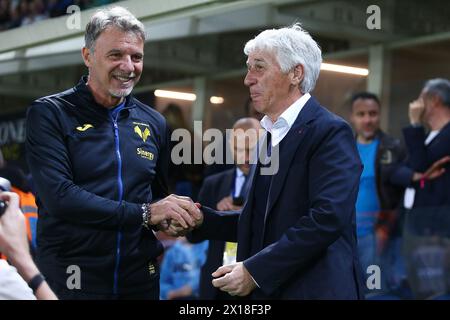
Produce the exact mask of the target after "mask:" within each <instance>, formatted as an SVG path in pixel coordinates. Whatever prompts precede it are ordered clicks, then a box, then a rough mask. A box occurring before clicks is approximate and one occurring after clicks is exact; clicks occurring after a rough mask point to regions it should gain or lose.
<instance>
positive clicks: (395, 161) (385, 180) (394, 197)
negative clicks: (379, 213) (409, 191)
mask: <svg viewBox="0 0 450 320" xmlns="http://www.w3.org/2000/svg"><path fill="white" fill-rule="evenodd" d="M376 137H377V139H379V141H380V143H379V144H378V149H377V153H376V159H375V180H376V184H377V193H378V199H379V201H380V208H381V210H394V209H397V208H398V207H399V205H400V201H401V200H402V196H403V192H404V186H403V184H402V183H401V182H399V177H398V175H399V174H400V175H401V174H402V170H403V169H404V168H403V167H404V164H403V163H404V161H405V159H406V152H405V148H404V146H403V145H402V143H401V141H400V140H399V139H396V138H394V137H392V136H390V135H387V134H385V133H384V132H383V131H381V130H379V131H378V133H377V136H376ZM408 172H409V170H408Z"/></svg>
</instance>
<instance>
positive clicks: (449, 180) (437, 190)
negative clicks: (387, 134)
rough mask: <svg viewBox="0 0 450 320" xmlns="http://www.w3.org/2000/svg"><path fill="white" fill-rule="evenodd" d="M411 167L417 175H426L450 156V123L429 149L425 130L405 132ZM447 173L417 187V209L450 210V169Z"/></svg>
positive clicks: (418, 128)
mask: <svg viewBox="0 0 450 320" xmlns="http://www.w3.org/2000/svg"><path fill="white" fill-rule="evenodd" d="M403 136H404V138H405V143H406V147H407V149H408V163H409V165H410V167H411V168H412V169H414V171H417V172H425V171H426V170H427V169H428V168H429V167H430V166H431V165H432V164H433V163H434V162H436V161H437V160H439V159H441V158H443V157H445V156H448V155H450V122H449V123H447V125H446V126H444V127H443V128H442V130H441V131H440V132H439V134H438V135H437V136H436V137H435V138H434V139H433V140H432V141H431V142H430V143H429V144H428V145H425V139H426V134H425V129H424V127H413V126H408V127H406V128H404V129H403ZM445 168H446V171H445V173H444V174H443V175H442V176H440V177H438V178H436V179H433V180H428V181H425V182H424V183H423V185H422V186H421V185H420V183H419V182H417V183H414V184H413V187H414V188H415V190H416V195H415V199H414V208H420V207H440V206H450V166H449V164H447V165H446V166H445Z"/></svg>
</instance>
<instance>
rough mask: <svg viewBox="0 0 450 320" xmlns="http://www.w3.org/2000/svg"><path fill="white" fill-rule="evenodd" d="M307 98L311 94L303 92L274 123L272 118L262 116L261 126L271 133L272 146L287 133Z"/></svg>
mask: <svg viewBox="0 0 450 320" xmlns="http://www.w3.org/2000/svg"><path fill="white" fill-rule="evenodd" d="M309 98H311V95H310V94H309V93H305V94H304V95H303V96H301V97H300V98H299V99H298V100H297V101H295V102H294V103H293V104H291V105H290V106H289V107H288V108H287V109H286V110H284V112H283V113H282V114H281V115H280V116H279V117H278V119H277V121H275V123H273V122H272V119H270V118H269V116H267V115H266V116H264V118H262V120H261V126H262V127H263V128H264V129H265V130H266V131H268V132H270V134H271V135H272V147H275V146H276V145H278V144H279V143H280V142H281V140H283V138H284V137H285V136H286V135H287V133H288V132H289V130H290V129H291V127H292V125H293V124H294V122H295V119H297V117H298V114H299V113H300V111H302V109H303V107H304V106H305V104H306V102H308V100H309Z"/></svg>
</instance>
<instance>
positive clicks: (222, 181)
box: [187, 168, 236, 300]
mask: <svg viewBox="0 0 450 320" xmlns="http://www.w3.org/2000/svg"><path fill="white" fill-rule="evenodd" d="M235 172H236V168H233V169H229V170H226V171H224V172H219V173H216V174H213V175H211V176H209V177H207V178H206V179H205V181H204V182H203V186H202V188H201V189H200V193H199V196H198V201H199V202H200V203H201V204H202V205H204V206H207V207H211V208H214V209H217V203H218V202H219V201H220V200H222V199H223V198H224V197H227V196H229V195H231V190H233V185H234V178H235ZM187 238H188V239H189V241H192V242H199V241H201V240H203V239H195V238H194V237H192V234H188V235H187ZM224 250H225V241H220V240H210V241H209V244H208V253H207V256H206V261H205V264H204V265H203V267H202V269H201V272H200V299H201V300H217V299H218V298H219V297H220V296H228V298H231V296H230V295H228V294H226V295H225V294H223V293H222V291H220V290H219V289H217V288H215V287H214V286H213V285H212V282H211V281H212V279H213V278H212V276H211V274H212V273H213V272H214V271H216V270H217V268H219V267H220V266H222V264H223V252H224Z"/></svg>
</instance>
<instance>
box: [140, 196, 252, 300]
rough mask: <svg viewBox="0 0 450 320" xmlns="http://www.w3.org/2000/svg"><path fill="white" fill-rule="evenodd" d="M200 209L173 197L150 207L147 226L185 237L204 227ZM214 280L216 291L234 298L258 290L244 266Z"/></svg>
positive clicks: (235, 265) (221, 269) (223, 269)
mask: <svg viewBox="0 0 450 320" xmlns="http://www.w3.org/2000/svg"><path fill="white" fill-rule="evenodd" d="M200 208H201V205H200V204H199V203H194V202H193V201H192V200H191V199H190V198H189V197H183V196H178V195H174V194H171V195H169V196H167V197H166V198H164V199H162V200H160V201H158V202H155V203H153V204H151V205H150V214H149V215H148V221H147V223H148V225H151V226H156V227H157V228H158V230H160V231H162V232H164V233H165V234H167V235H169V236H172V237H180V236H185V235H186V234H187V233H188V232H190V231H192V230H193V229H195V228H198V227H200V226H201V225H202V223H203V217H204V216H203V212H202V211H201V210H200ZM212 277H213V278H214V279H213V280H212V284H213V286H214V287H216V288H218V289H220V290H222V291H225V292H228V293H229V294H230V295H232V296H246V295H248V294H250V292H251V291H253V290H254V289H255V288H256V286H257V285H256V282H255V281H254V280H253V278H252V276H251V275H250V273H249V272H248V270H247V269H246V268H245V266H244V264H243V263H242V262H237V263H233V264H229V265H224V266H221V267H219V268H218V269H217V270H216V271H215V272H213V274H212Z"/></svg>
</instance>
